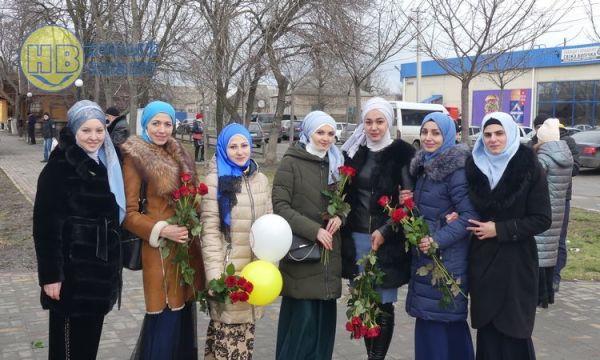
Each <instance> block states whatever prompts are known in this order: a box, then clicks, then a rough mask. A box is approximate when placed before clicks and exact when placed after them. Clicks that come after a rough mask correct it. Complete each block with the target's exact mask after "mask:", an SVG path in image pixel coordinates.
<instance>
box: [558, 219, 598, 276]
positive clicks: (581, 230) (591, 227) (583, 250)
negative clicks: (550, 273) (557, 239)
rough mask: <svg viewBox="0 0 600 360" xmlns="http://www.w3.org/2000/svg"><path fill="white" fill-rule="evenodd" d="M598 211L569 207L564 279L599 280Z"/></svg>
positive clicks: (562, 274)
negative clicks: (569, 216)
mask: <svg viewBox="0 0 600 360" xmlns="http://www.w3.org/2000/svg"><path fill="white" fill-rule="evenodd" d="M598 224H600V213H599V212H595V211H588V210H582V209H577V208H571V218H570V220H569V232H568V236H567V266H566V267H565V268H564V269H563V271H562V272H561V277H562V278H563V279H566V280H596V281H598V280H600V260H599V259H600V228H599V227H598Z"/></svg>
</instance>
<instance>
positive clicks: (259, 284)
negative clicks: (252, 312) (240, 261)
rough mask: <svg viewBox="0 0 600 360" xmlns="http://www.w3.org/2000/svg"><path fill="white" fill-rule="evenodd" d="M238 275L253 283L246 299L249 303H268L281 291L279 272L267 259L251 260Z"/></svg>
mask: <svg viewBox="0 0 600 360" xmlns="http://www.w3.org/2000/svg"><path fill="white" fill-rule="evenodd" d="M240 275H241V276H243V277H244V278H246V280H248V281H250V282H251V283H252V285H254V289H253V290H252V292H251V293H250V298H249V299H248V303H249V304H252V305H259V306H262V305H267V304H270V303H272V302H273V300H275V299H276V298H277V296H279V294H280V293H281V289H282V287H283V278H282V277H281V273H280V272H279V269H278V268H277V267H276V266H275V265H273V264H272V263H270V262H268V261H264V260H256V261H253V262H251V263H249V264H248V265H246V266H244V268H243V269H242V271H241V272H240Z"/></svg>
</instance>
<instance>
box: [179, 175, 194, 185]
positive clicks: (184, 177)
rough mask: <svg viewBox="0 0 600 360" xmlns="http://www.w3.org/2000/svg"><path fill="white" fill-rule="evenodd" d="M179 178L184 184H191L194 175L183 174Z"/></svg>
mask: <svg viewBox="0 0 600 360" xmlns="http://www.w3.org/2000/svg"><path fill="white" fill-rule="evenodd" d="M179 177H180V178H181V181H183V182H184V183H187V182H190V181H191V180H192V174H190V173H189V172H183V173H181V175H179Z"/></svg>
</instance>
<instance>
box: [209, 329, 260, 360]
mask: <svg viewBox="0 0 600 360" xmlns="http://www.w3.org/2000/svg"><path fill="white" fill-rule="evenodd" d="M253 350H254V324H252V323H244V324H225V323H224V322H220V321H215V320H211V321H210V323H209V324H208V329H207V331H206V346H205V348H204V360H230V359H237V360H251V359H252V352H253Z"/></svg>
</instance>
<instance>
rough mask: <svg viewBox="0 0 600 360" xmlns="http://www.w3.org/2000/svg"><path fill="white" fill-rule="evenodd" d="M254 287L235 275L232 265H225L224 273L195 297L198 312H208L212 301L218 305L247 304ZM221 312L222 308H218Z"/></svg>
mask: <svg viewBox="0 0 600 360" xmlns="http://www.w3.org/2000/svg"><path fill="white" fill-rule="evenodd" d="M253 289H254V285H252V283H251V282H250V281H248V280H246V278H244V277H242V276H238V275H235V267H234V266H233V264H229V265H227V268H226V269H225V272H224V273H222V274H221V276H220V277H219V278H218V279H212V280H211V281H209V282H208V288H206V289H204V290H202V291H200V292H199V293H198V294H197V295H196V301H198V303H199V306H200V310H201V311H203V312H208V302H209V301H214V302H217V303H220V304H235V303H236V302H247V301H248V299H249V298H250V294H251V293H252V290H253ZM217 310H218V311H222V308H218V309H217Z"/></svg>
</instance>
